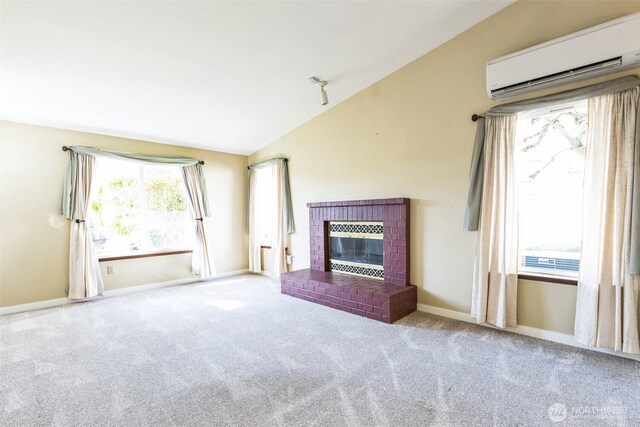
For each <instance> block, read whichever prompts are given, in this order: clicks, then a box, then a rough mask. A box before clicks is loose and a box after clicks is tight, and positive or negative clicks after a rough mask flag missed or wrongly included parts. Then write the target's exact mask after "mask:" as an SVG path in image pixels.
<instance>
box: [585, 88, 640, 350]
mask: <svg viewBox="0 0 640 427" xmlns="http://www.w3.org/2000/svg"><path fill="white" fill-rule="evenodd" d="M639 100H640V88H639V87H636V88H634V89H630V90H626V91H623V92H618V93H613V94H609V95H604V96H599V97H594V98H590V99H589V110H588V111H589V112H588V132H587V135H588V141H587V151H586V165H585V188H584V201H583V234H582V257H581V261H580V276H579V280H578V299H577V306H576V321H575V338H576V341H577V342H579V343H581V344H584V345H587V346H592V347H593V346H598V347H608V348H611V349H614V350H617V351H623V352H627V353H640V348H639V344H638V276H632V275H631V274H629V272H628V262H629V247H630V237H631V212H632V209H631V206H632V195H633V194H632V193H633V180H634V169H635V168H634V157H635V152H636V150H639V149H640V147H636V146H635V140H636V132H638V129H637V123H636V120H637V119H636V118H637V117H639V116H638V103H639V102H640V101H639ZM636 215H637V213H636Z"/></svg>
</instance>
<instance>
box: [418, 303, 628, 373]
mask: <svg viewBox="0 0 640 427" xmlns="http://www.w3.org/2000/svg"><path fill="white" fill-rule="evenodd" d="M418 311H422V312H424V313H429V314H435V315H436V316H442V317H447V318H449V319H454V320H459V321H461V322H467V323H473V324H474V325H479V326H484V327H488V328H492V329H497V330H500V331H503V330H504V331H507V332H512V333H514V334H518V335H525V336H528V337H533V338H540V339H543V340H547V341H553V342H556V343H560V344H565V345H570V346H572V347H579V348H584V349H586V350H591V351H597V352H600V353H606V354H611V355H613V356H620V357H625V358H627V359H632V360H637V361H640V355H635V354H628V353H622V352H619V351H613V350H609V349H607V348H602V347H587V346H584V345H582V344H580V343H577V342H576V341H575V339H574V338H573V335H568V334H563V333H561V332H554V331H547V330H545V329H538V328H532V327H530V326H522V325H519V326H516V327H514V328H506V329H500V328H496V327H495V326H492V325H488V324H486V323H478V322H476V319H474V318H473V317H471V315H470V314H469V313H462V312H460V311H455V310H448V309H446V308H440V307H434V306H432V305H426V304H418Z"/></svg>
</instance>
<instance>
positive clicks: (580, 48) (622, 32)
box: [487, 13, 640, 99]
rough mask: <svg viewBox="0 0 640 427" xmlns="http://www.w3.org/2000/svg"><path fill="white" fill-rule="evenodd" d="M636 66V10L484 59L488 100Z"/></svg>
mask: <svg viewBox="0 0 640 427" xmlns="http://www.w3.org/2000/svg"><path fill="white" fill-rule="evenodd" d="M634 67H640V13H635V14H633V15H628V16H624V17H622V18H619V19H616V20H613V21H609V22H605V23H604V24H601V25H597V26H595V27H592V28H587V29H586V30H582V31H579V32H577V33H574V34H570V35H568V36H564V37H561V38H559V39H556V40H552V41H549V42H546V43H543V44H539V45H537V46H533V47H530V48H528V49H525V50H522V51H520V52H516V53H512V54H511V55H507V56H503V57H502V58H498V59H494V60H493V61H490V62H488V63H487V93H488V94H489V97H490V98H491V99H502V98H507V97H510V96H515V95H520V94H523V93H526V92H531V91H533V90H537V89H542V88H545V87H551V86H557V85H560V84H565V83H569V82H574V81H578V80H585V79H588V78H592V77H596V76H600V75H603V74H608V73H613V72H617V71H621V70H624V69H627V68H634Z"/></svg>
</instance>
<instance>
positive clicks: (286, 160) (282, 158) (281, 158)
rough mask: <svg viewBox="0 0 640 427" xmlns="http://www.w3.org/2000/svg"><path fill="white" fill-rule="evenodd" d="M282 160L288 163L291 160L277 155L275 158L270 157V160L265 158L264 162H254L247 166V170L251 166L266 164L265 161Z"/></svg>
mask: <svg viewBox="0 0 640 427" xmlns="http://www.w3.org/2000/svg"><path fill="white" fill-rule="evenodd" d="M280 160H282V161H283V162H285V163H287V162H288V161H289V159H287V158H286V157H276V158H275V159H269V160H265V161H264V162H259V163H254V164H252V165H249V166H247V170H251V168H254V167H256V166H260V165H262V164H265V163H269V162H276V161H280Z"/></svg>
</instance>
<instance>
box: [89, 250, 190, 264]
mask: <svg viewBox="0 0 640 427" xmlns="http://www.w3.org/2000/svg"><path fill="white" fill-rule="evenodd" d="M192 252H193V251H192V250H191V249H183V250H175V251H159V252H143V253H139V254H129V255H114V256H102V257H98V261H99V262H106V261H119V260H123V259H136V258H150V257H156V256H166V255H180V254H190V253H192Z"/></svg>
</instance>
